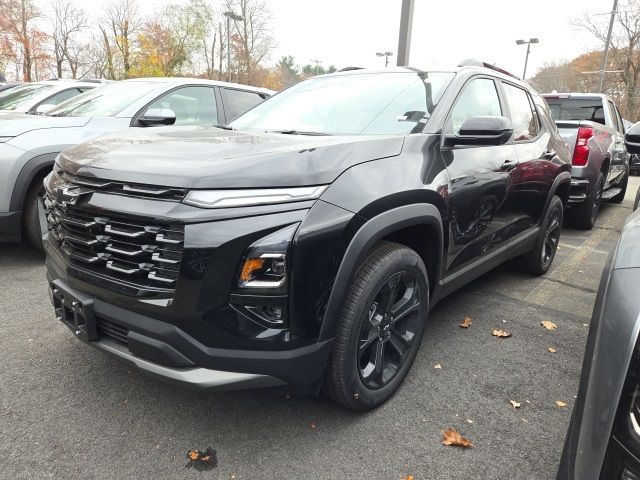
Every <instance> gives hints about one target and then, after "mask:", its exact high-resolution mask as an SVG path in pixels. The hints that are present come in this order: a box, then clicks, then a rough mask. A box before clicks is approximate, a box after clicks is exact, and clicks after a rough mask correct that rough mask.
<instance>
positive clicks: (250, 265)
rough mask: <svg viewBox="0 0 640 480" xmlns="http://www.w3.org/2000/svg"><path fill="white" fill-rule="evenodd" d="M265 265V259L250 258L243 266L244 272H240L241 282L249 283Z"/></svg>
mask: <svg viewBox="0 0 640 480" xmlns="http://www.w3.org/2000/svg"><path fill="white" fill-rule="evenodd" d="M263 265H264V259H263V258H249V259H247V260H246V261H245V262H244V265H243V266H242V272H240V280H241V281H243V282H248V281H250V280H251V279H252V278H253V274H254V273H255V272H256V271H257V270H260V269H261V268H262V266H263Z"/></svg>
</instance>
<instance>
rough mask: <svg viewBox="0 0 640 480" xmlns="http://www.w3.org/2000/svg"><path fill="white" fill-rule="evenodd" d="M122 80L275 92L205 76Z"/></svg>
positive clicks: (270, 93) (271, 93)
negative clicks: (209, 78) (210, 78)
mask: <svg viewBox="0 0 640 480" xmlns="http://www.w3.org/2000/svg"><path fill="white" fill-rule="evenodd" d="M122 81H123V82H150V83H169V84H173V85H176V86H177V85H194V84H195V85H214V86H217V87H227V88H237V89H239V90H248V91H252V92H258V93H267V94H269V95H273V94H274V93H276V92H275V91H273V90H269V89H268V88H261V87H254V86H252V85H243V84H240V83H231V82H222V81H219V80H208V79H205V78H190V77H141V78H130V79H127V80H122Z"/></svg>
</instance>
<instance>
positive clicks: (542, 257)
mask: <svg viewBox="0 0 640 480" xmlns="http://www.w3.org/2000/svg"><path fill="white" fill-rule="evenodd" d="M562 213H563V206H562V200H560V198H559V197H558V196H557V195H554V196H553V198H552V199H551V203H550V204H549V208H547V213H546V215H545V217H544V221H543V222H542V225H541V228H540V233H539V235H538V238H537V239H536V244H535V247H534V248H533V250H531V251H530V252H527V253H525V254H524V255H522V256H520V257H518V258H516V263H517V264H518V266H519V267H520V268H521V269H522V270H524V271H525V272H528V273H531V274H532V275H544V274H545V273H547V271H548V270H549V267H551V263H552V262H553V258H554V257H555V255H556V250H557V249H558V244H559V243H560V231H561V230H562Z"/></svg>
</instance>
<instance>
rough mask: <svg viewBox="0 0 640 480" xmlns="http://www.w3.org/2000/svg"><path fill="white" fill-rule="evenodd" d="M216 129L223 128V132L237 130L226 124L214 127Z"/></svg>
mask: <svg viewBox="0 0 640 480" xmlns="http://www.w3.org/2000/svg"><path fill="white" fill-rule="evenodd" d="M214 127H215V128H221V129H223V130H235V128H233V127H231V126H229V125H225V124H222V123H220V124H218V125H214Z"/></svg>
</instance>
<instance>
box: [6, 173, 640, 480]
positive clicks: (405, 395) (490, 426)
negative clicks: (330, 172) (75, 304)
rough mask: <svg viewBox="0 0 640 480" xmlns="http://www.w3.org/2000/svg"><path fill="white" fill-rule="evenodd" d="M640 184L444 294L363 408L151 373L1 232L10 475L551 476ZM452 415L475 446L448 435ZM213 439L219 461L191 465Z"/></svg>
mask: <svg viewBox="0 0 640 480" xmlns="http://www.w3.org/2000/svg"><path fill="white" fill-rule="evenodd" d="M639 184H640V181H639V177H632V178H631V182H630V186H629V190H628V192H627V198H626V199H625V202H624V203H623V204H621V205H611V204H607V205H605V206H603V209H602V212H601V215H600V217H599V221H598V225H597V227H596V228H594V229H593V230H592V231H590V232H584V231H579V230H572V229H565V230H564V231H563V234H562V237H561V244H560V249H559V251H558V254H557V256H556V259H555V261H554V264H553V267H552V268H553V270H552V271H551V272H550V273H549V274H547V275H546V276H545V277H542V278H534V277H530V276H525V275H523V274H521V273H518V272H517V271H515V270H514V268H513V267H512V265H511V264H510V263H506V264H504V265H502V266H501V267H499V268H498V269H496V270H495V271H493V272H491V273H489V274H487V275H485V276H484V277H482V278H480V279H478V280H476V281H475V282H473V283H471V284H470V285H468V286H467V287H465V288H464V289H462V290H461V291H459V292H458V293H456V294H454V295H452V296H450V297H449V298H447V299H445V300H444V301H443V302H442V303H441V304H439V305H438V306H437V307H436V308H435V310H434V311H433V312H432V314H431V317H430V321H429V324H428V326H427V330H426V333H425V338H424V340H423V344H422V347H421V349H420V351H419V353H418V357H417V360H416V362H415V364H414V366H413V369H412V371H411V372H410V374H409V376H408V377H407V380H406V381H405V384H404V386H403V387H402V388H401V390H400V391H399V393H398V394H397V395H396V396H395V397H394V398H392V399H391V401H389V402H388V403H387V404H385V405H383V406H382V407H380V408H379V409H377V410H375V411H372V412H369V413H365V414H356V413H353V412H349V411H345V410H343V409H341V408H339V407H337V406H336V405H334V404H332V403H331V402H329V401H328V400H326V399H324V398H314V397H295V396H294V397H293V398H291V397H289V396H288V395H287V391H286V390H284V389H267V390H261V391H242V392H226V393H193V392H189V391H185V390H181V389H178V388H176V387H173V386H169V385H165V384H162V383H159V382H157V381H156V380H153V379H149V378H147V377H145V376H143V375H142V374H140V373H138V372H137V371H136V370H135V369H132V368H130V367H128V366H127V365H125V364H123V363H119V362H118V361H116V360H114V359H112V358H109V357H107V356H104V355H102V354H100V353H98V352H96V351H94V350H93V349H91V348H90V347H88V346H86V345H83V344H81V343H79V342H78V341H77V340H76V339H75V338H73V335H72V334H71V333H70V332H69V330H68V329H67V328H66V327H64V326H63V325H62V324H60V323H59V322H57V321H56V320H55V317H54V315H53V311H52V308H51V305H50V303H49V300H48V298H47V294H46V282H45V280H44V266H43V262H42V260H43V259H42V257H41V256H40V255H39V254H37V253H36V252H35V251H33V250H32V249H30V248H29V247H27V246H26V245H18V246H11V245H1V246H0V284H1V285H2V288H3V291H2V294H1V295H0V331H1V332H2V334H1V335H0V365H1V367H0V477H1V478H7V479H49V478H51V479H93V478H113V479H125V478H127V479H129V478H135V479H180V478H215V479H231V478H235V479H280V478H283V479H284V478H286V479H316V478H317V479H344V478H353V479H359V478H367V479H399V480H401V479H404V478H405V477H406V476H407V475H413V476H414V477H415V479H416V480H422V479H506V478H509V479H512V480H513V479H551V478H554V476H555V471H556V468H557V464H558V461H559V458H560V454H561V451H562V446H563V441H564V435H565V432H566V428H567V424H568V421H569V418H570V415H571V408H572V407H573V403H574V400H575V397H574V396H575V395H576V392H577V388H578V378H579V373H580V367H581V363H582V355H583V350H584V345H585V341H586V338H587V332H588V322H589V318H590V315H591V309H592V307H593V302H594V300H595V292H596V290H597V287H598V283H599V280H600V274H601V271H602V268H603V265H604V263H605V259H606V257H607V255H608V253H609V251H610V249H611V248H612V247H613V245H614V244H615V241H616V239H617V237H618V234H619V231H620V228H621V226H622V224H623V222H624V219H625V217H626V216H627V215H628V214H629V213H630V212H631V204H632V200H633V196H634V195H635V192H636V188H637V187H638V185H639ZM465 316H469V317H470V318H471V319H472V320H473V325H472V326H471V327H470V328H468V329H462V328H460V327H459V323H460V322H461V321H462V320H463V318H464V317H465ZM542 320H550V321H552V322H554V323H555V324H556V325H557V329H556V330H555V331H548V330H546V329H544V328H543V327H542V325H541V323H540V322H541V321H542ZM493 329H502V330H506V331H508V332H510V333H512V334H513V336H512V337H510V338H497V337H493V336H492V335H491V332H492V330H493ZM550 347H551V348H552V349H555V353H552V352H550V351H549V348H550ZM435 365H440V366H441V368H434V366H435ZM510 400H514V401H516V402H519V403H520V404H521V407H520V408H518V409H514V408H513V407H512V405H511V404H510ZM557 400H558V401H561V402H564V403H566V404H567V406H566V407H564V408H563V407H559V406H558V405H557V404H556V401H557ZM449 427H452V428H455V429H457V430H458V431H460V432H461V433H462V434H463V435H465V436H466V437H468V438H469V439H470V440H471V441H472V442H473V445H474V447H473V448H472V449H466V450H463V449H460V448H457V447H445V446H443V445H442V443H441V439H442V433H441V432H442V431H443V430H444V429H446V428H449ZM207 447H212V448H213V449H214V450H216V452H217V458H218V463H219V464H218V466H217V467H216V468H215V469H213V470H210V471H196V470H194V469H190V468H185V465H186V464H187V458H186V455H187V452H188V451H189V450H191V449H194V448H195V449H202V450H204V449H206V448H207Z"/></svg>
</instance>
